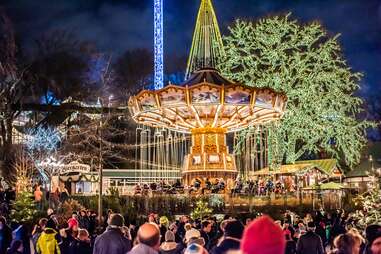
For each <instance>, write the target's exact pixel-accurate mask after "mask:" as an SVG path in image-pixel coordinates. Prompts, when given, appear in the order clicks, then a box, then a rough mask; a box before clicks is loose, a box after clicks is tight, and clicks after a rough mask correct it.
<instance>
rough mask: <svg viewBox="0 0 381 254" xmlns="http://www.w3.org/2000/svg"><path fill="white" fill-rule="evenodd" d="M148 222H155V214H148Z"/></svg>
mask: <svg viewBox="0 0 381 254" xmlns="http://www.w3.org/2000/svg"><path fill="white" fill-rule="evenodd" d="M148 223H155V214H153V213H151V214H150V215H148Z"/></svg>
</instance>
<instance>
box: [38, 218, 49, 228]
mask: <svg viewBox="0 0 381 254" xmlns="http://www.w3.org/2000/svg"><path fill="white" fill-rule="evenodd" d="M47 223H48V219H47V218H42V219H40V220H39V221H38V226H39V227H40V228H41V229H42V230H44V229H45V227H46V224H47Z"/></svg>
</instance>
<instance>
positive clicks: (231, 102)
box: [129, 69, 287, 134]
mask: <svg viewBox="0 0 381 254" xmlns="http://www.w3.org/2000/svg"><path fill="white" fill-rule="evenodd" d="M286 101H287V98H286V96H285V95H284V94H282V93H276V92H275V91H273V90H271V89H266V88H265V89H262V88H255V87H248V86H245V85H240V84H234V83H233V82H231V81H228V80H227V79H225V78H223V77H222V76H221V75H220V74H219V73H218V72H217V71H216V70H214V69H202V70H199V71H197V72H196V73H195V74H193V75H192V76H191V77H190V78H189V79H188V80H187V81H185V82H184V83H183V84H182V85H172V84H170V85H168V86H166V87H164V88H163V89H161V90H157V91H149V90H143V91H141V92H140V93H139V94H138V95H136V96H133V97H131V98H130V100H129V109H130V112H131V114H132V117H133V119H134V120H135V121H136V122H137V123H139V124H144V125H148V126H151V127H155V128H166V129H171V130H173V131H177V132H182V133H188V134H190V133H192V130H193V129H197V128H205V127H209V128H223V129H224V130H225V132H226V133H229V132H236V131H240V130H242V129H244V128H247V127H248V126H253V125H258V124H264V123H267V122H269V121H273V120H276V119H280V118H281V117H282V115H283V112H284V109H285V105H286Z"/></svg>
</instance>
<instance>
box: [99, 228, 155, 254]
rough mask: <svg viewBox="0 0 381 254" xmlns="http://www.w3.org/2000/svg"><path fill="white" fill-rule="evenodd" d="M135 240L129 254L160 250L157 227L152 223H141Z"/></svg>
mask: <svg viewBox="0 0 381 254" xmlns="http://www.w3.org/2000/svg"><path fill="white" fill-rule="evenodd" d="M137 240H138V244H137V245H135V246H134V248H132V250H131V251H130V252H129V254H157V253H158V252H159V250H160V230H159V227H158V226H157V225H156V224H154V223H145V224H143V225H142V226H141V227H140V228H139V230H138V235H137ZM94 254H95V253H94Z"/></svg>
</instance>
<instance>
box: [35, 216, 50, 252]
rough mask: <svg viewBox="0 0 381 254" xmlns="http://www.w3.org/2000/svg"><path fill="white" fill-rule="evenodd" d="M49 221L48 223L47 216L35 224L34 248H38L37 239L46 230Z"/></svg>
mask: <svg viewBox="0 0 381 254" xmlns="http://www.w3.org/2000/svg"><path fill="white" fill-rule="evenodd" d="M47 223H48V219H46V218H42V219H40V220H39V221H38V224H37V225H35V227H34V229H33V231H32V243H33V248H34V250H36V247H37V240H38V238H39V237H40V235H41V234H42V232H44V229H45V227H46V224H47Z"/></svg>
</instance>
